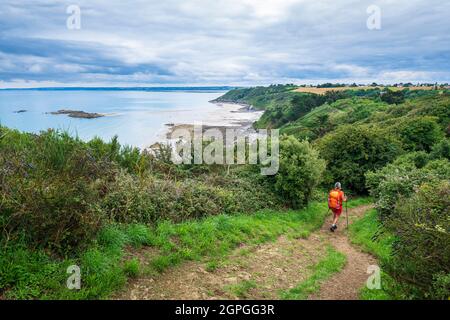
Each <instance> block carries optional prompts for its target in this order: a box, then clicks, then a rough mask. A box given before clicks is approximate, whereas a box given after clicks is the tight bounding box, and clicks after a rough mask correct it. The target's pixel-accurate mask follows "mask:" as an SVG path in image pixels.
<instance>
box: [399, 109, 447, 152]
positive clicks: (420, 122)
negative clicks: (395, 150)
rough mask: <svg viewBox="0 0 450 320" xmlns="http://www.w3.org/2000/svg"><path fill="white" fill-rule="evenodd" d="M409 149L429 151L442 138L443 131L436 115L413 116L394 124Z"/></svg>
mask: <svg viewBox="0 0 450 320" xmlns="http://www.w3.org/2000/svg"><path fill="white" fill-rule="evenodd" d="M392 129H393V130H394V132H395V133H396V134H397V135H399V137H400V140H401V141H402V143H403V148H404V149H405V150H408V151H421V150H422V151H426V152H429V151H430V150H431V148H432V146H433V145H434V144H435V143H437V142H438V141H439V140H440V139H442V136H443V133H442V132H441V128H440V127H439V124H438V123H437V122H436V120H435V118H434V117H412V118H407V119H406V120H403V121H402V122H401V123H400V124H399V125H394V126H392Z"/></svg>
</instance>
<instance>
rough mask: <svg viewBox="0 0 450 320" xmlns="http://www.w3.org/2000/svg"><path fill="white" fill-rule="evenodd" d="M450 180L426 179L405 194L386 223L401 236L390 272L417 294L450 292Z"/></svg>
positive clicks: (436, 295)
mask: <svg viewBox="0 0 450 320" xmlns="http://www.w3.org/2000/svg"><path fill="white" fill-rule="evenodd" d="M449 216H450V183H449V181H448V180H444V181H438V182H432V183H425V184H423V185H421V186H420V188H419V189H418V191H417V193H415V194H413V195H412V196H411V197H408V198H406V197H401V198H399V200H398V201H397V203H396V205H395V208H394V210H393V212H392V214H391V216H390V218H389V219H388V220H387V222H386V225H387V227H388V228H389V229H391V230H393V232H394V234H395V235H396V236H397V239H396V241H395V242H394V245H393V250H394V255H393V256H392V259H391V261H390V263H389V264H387V265H386V267H387V268H388V269H387V270H388V272H389V273H390V275H391V276H393V277H394V278H395V279H397V280H398V281H400V282H402V283H404V284H406V288H407V290H409V292H410V294H411V295H414V296H415V297H416V298H432V299H448V297H449V296H450V290H449V289H450V286H449V277H450V220H449Z"/></svg>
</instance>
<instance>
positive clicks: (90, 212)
mask: <svg viewBox="0 0 450 320" xmlns="http://www.w3.org/2000/svg"><path fill="white" fill-rule="evenodd" d="M8 140H9V141H8ZM23 142H25V143H23ZM25 146H26V147H25ZM0 150H1V152H0V181H1V184H0V192H1V195H2V202H1V207H0V229H1V230H2V240H3V241H4V242H7V241H10V240H15V239H17V238H18V237H20V236H21V235H24V236H25V237H26V238H27V239H29V240H30V243H32V244H33V246H35V247H46V248H50V249H52V250H53V251H57V252H59V253H65V252H66V251H70V250H71V249H74V248H77V247H79V246H80V245H82V244H84V243H85V242H86V240H89V239H91V238H92V236H93V235H94V234H95V233H96V232H97V230H98V229H99V228H100V226H101V224H102V220H103V218H104V214H103V211H102V210H101V208H100V206H99V199H101V198H102V197H103V195H104V192H105V190H106V189H107V187H108V183H109V181H110V180H111V179H113V177H114V175H115V174H116V166H115V165H114V164H113V163H111V162H108V161H104V160H96V159H95V158H94V157H93V156H92V154H91V153H90V150H89V149H88V148H86V147H85V145H84V144H83V143H82V142H80V141H79V140H77V139H73V138H70V137H69V136H68V135H67V134H65V133H59V132H55V131H48V132H45V133H42V134H41V135H38V136H35V135H26V134H23V135H17V133H16V132H12V133H11V136H9V137H8V138H7V139H3V140H1V141H0Z"/></svg>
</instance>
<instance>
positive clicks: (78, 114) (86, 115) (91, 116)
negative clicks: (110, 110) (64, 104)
mask: <svg viewBox="0 0 450 320" xmlns="http://www.w3.org/2000/svg"><path fill="white" fill-rule="evenodd" d="M50 114H53V115H59V114H66V115H68V116H69V117H71V118H81V119H95V118H101V117H104V116H105V115H104V114H100V113H95V112H93V113H90V112H84V111H78V110H64V109H61V110H58V111H54V112H50Z"/></svg>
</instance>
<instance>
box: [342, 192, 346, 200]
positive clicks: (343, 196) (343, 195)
mask: <svg viewBox="0 0 450 320" xmlns="http://www.w3.org/2000/svg"><path fill="white" fill-rule="evenodd" d="M342 201H343V202H347V197H346V196H345V194H344V191H342Z"/></svg>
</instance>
